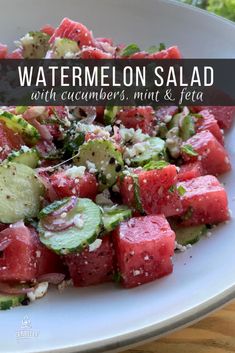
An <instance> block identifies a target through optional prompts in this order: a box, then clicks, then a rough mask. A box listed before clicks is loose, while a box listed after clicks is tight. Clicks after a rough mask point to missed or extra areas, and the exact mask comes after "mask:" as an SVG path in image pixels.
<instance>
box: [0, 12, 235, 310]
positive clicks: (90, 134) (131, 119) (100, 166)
mask: <svg viewBox="0 0 235 353" xmlns="http://www.w3.org/2000/svg"><path fill="white" fill-rule="evenodd" d="M17 46H18V48H17V49H16V50H15V51H13V52H8V49H7V46H5V45H1V46H0V56H1V58H83V59H89V58H93V59H105V58H121V57H125V58H132V59H134V58H151V59H179V58H181V54H180V51H179V49H178V48H177V47H170V48H165V46H164V45H163V44H160V45H159V46H152V47H150V48H147V49H146V50H140V49H139V47H138V46H137V45H136V44H130V45H127V46H124V45H115V44H114V43H113V41H112V40H111V39H109V38H95V37H94V36H93V34H92V32H90V31H89V30H88V29H87V28H86V27H85V26H84V25H82V24H80V23H77V22H74V21H71V20H69V19H67V18H65V19H64V20H63V21H62V22H61V24H60V25H59V26H58V28H56V29H54V28H52V27H51V26H45V27H43V28H42V29H41V30H40V31H38V32H29V33H27V34H26V35H25V36H24V37H23V38H21V39H20V40H19V41H18V42H17ZM234 112H235V108H234V107H193V108H191V107H177V106H170V107H155V108H152V107H150V106H138V107H133V106H130V107H117V106H106V107H78V106H76V107H71V106H70V107H64V106H57V107H51V106H48V107H29V106H17V107H2V108H1V109H0V159H1V163H0V189H1V192H0V309H3V310H4V309H9V308H12V307H13V306H17V305H27V304H29V302H32V301H34V300H35V299H38V298H41V297H43V296H44V295H45V294H46V292H47V290H48V286H49V284H52V285H57V286H58V287H59V289H60V290H62V289H63V288H65V287H66V286H69V285H73V286H75V287H83V286H91V285H95V284H100V283H103V282H111V281H114V282H118V283H119V284H120V285H122V286H123V287H125V288H132V287H136V286H139V285H141V284H144V283H147V282H150V281H153V280H156V279H157V278H160V277H163V276H166V275H168V274H170V273H172V271H173V264H172V257H173V256H174V253H175V251H177V250H185V249H187V247H190V246H191V245H192V244H193V243H195V242H197V241H198V240H199V239H200V238H201V237H202V236H203V235H204V234H207V233H208V230H209V231H210V229H211V228H212V227H214V226H215V225H216V224H218V223H221V222H227V221H228V220H229V218H230V214H229V209H228V200H227V194H226V191H225V189H224V187H223V185H222V184H221V183H220V182H219V180H218V179H217V177H218V176H219V175H220V174H223V173H226V172H229V171H230V170H231V164H230V160H229V156H228V153H227V151H226V149H225V146H224V132H223V131H224V130H223V129H228V128H230V127H231V124H232V117H233V114H234Z"/></svg>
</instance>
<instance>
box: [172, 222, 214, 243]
mask: <svg viewBox="0 0 235 353" xmlns="http://www.w3.org/2000/svg"><path fill="white" fill-rule="evenodd" d="M206 231H207V227H206V226H205V225H200V226H193V227H187V228H176V229H175V234H176V241H177V243H179V244H180V245H188V244H194V243H196V242H197V241H198V240H199V239H200V237H201V236H202V235H203V234H204V233H206Z"/></svg>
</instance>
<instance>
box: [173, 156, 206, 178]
mask: <svg viewBox="0 0 235 353" xmlns="http://www.w3.org/2000/svg"><path fill="white" fill-rule="evenodd" d="M201 175H204V171H203V168H202V163H201V162H200V161H196V162H192V163H187V164H183V165H182V166H181V167H180V170H179V173H178V181H184V180H189V179H193V178H197V177H199V176H201Z"/></svg>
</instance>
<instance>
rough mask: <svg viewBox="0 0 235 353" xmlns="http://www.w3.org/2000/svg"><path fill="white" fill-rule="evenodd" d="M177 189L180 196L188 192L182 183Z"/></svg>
mask: <svg viewBox="0 0 235 353" xmlns="http://www.w3.org/2000/svg"><path fill="white" fill-rule="evenodd" d="M177 191H178V193H179V194H180V196H184V194H185V193H186V189H185V188H184V187H183V186H182V185H180V186H178V188H177Z"/></svg>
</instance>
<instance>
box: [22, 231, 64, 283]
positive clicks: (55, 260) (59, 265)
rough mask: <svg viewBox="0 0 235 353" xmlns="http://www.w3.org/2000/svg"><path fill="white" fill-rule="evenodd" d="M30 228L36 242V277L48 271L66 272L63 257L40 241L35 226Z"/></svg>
mask: <svg viewBox="0 0 235 353" xmlns="http://www.w3.org/2000/svg"><path fill="white" fill-rule="evenodd" d="M29 230H30V232H31V236H32V237H33V239H34V243H35V257H36V263H37V273H36V277H37V278H38V277H40V276H41V275H45V274H47V273H64V272H65V266H64V265H63V261H62V259H61V257H60V256H59V255H57V254H56V253H54V252H53V251H51V250H50V249H48V248H47V247H46V246H45V245H44V244H42V243H41V242H40V240H39V236H38V233H37V232H36V230H35V229H34V228H33V227H29Z"/></svg>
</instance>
